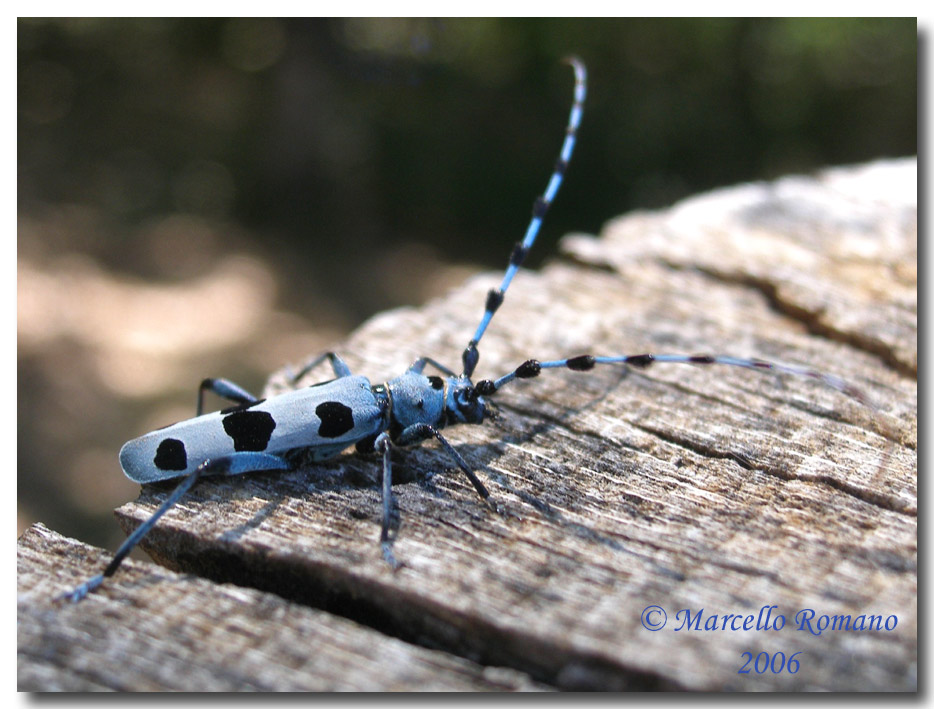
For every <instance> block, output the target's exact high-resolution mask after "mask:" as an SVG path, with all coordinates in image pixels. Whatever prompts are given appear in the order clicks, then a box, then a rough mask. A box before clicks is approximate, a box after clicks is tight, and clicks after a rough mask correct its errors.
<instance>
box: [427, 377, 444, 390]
mask: <svg viewBox="0 0 934 709" xmlns="http://www.w3.org/2000/svg"><path fill="white" fill-rule="evenodd" d="M428 383H429V384H431V388H432V389H444V380H443V379H442V378H441V377H435V376H430V377H428Z"/></svg>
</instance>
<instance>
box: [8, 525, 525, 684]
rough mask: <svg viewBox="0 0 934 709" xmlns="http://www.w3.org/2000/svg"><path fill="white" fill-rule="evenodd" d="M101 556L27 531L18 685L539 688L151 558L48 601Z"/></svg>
mask: <svg viewBox="0 0 934 709" xmlns="http://www.w3.org/2000/svg"><path fill="white" fill-rule="evenodd" d="M104 560H105V555H103V554H101V552H100V550H97V549H94V548H93V547H89V546H87V545H85V544H81V543H80V542H75V541H74V540H70V539H65V538H64V537H62V536H60V535H58V534H57V533H55V532H52V531H51V530H49V529H46V528H45V527H43V526H42V525H35V526H34V527H32V528H31V529H29V530H28V531H27V532H26V533H25V534H24V535H23V536H22V538H21V539H20V544H19V558H18V562H19V563H18V568H17V573H18V576H19V599H18V603H17V611H18V612H17V625H18V629H19V689H20V690H21V691H22V690H41V691H48V690H61V691H94V690H100V689H116V690H133V691H159V690H172V691H188V692H201V691H241V690H248V691H271V690H278V691H370V690H384V691H385V690H404V691H413V690H436V691H491V690H492V691H503V690H513V689H524V690H531V689H536V688H537V686H536V685H535V683H533V682H531V681H530V680H529V679H528V677H527V676H525V675H523V674H521V673H519V672H515V671H513V670H509V669H503V668H488V667H481V666H479V665H477V664H475V663H472V662H470V661H468V660H465V659H463V658H459V657H455V656H452V655H449V654H447V653H444V652H438V651H435V650H428V649H425V648H422V647H418V646H416V645H411V644H409V643H405V642H403V641H401V640H397V639H395V638H391V637H387V636H386V635H383V634H382V633H380V632H378V631H376V630H372V629H370V628H366V627H364V626H361V625H359V624H357V623H354V622H353V621H350V620H347V619H345V618H340V617H338V616H335V615H331V614H329V613H325V612H322V611H318V610H314V609H311V608H308V607H306V606H302V605H300V604H296V603H292V602H289V601H286V600H284V599H282V598H280V597H279V596H276V595H274V594H271V593H263V592H261V591H256V590H253V589H248V588H241V587H237V586H231V585H224V584H216V583H211V582H208V581H205V580H204V579H198V578H192V577H189V576H182V575H179V574H175V573H173V572H171V571H165V570H164V569H159V568H158V567H156V566H153V565H152V564H147V563H140V562H131V563H129V564H128V565H127V569H126V570H125V572H124V578H123V587H122V588H123V593H122V594H121V595H120V596H119V597H110V598H106V597H98V598H95V599H94V601H92V602H91V603H88V604H81V605H75V604H71V603H66V604H55V605H51V604H49V603H48V599H49V598H51V597H52V596H54V595H55V594H56V593H57V592H58V591H59V589H61V588H62V587H63V586H66V585H68V584H69V583H71V582H72V579H73V578H74V577H75V576H80V575H81V574H84V573H86V571H87V568H88V566H89V564H90V565H95V564H96V565H99V564H100V563H102V562H103V561H104ZM121 571H122V572H123V571H124V570H122V569H121Z"/></svg>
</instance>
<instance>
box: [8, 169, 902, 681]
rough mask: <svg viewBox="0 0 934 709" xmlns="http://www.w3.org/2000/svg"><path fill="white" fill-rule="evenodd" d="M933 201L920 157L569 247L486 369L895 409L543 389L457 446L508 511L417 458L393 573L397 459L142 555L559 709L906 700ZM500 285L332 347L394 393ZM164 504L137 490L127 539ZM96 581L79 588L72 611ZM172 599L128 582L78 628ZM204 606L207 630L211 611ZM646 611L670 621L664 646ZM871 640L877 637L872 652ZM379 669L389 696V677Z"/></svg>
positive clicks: (660, 389)
mask: <svg viewBox="0 0 934 709" xmlns="http://www.w3.org/2000/svg"><path fill="white" fill-rule="evenodd" d="M916 194H917V167H916V162H915V161H914V160H902V161H894V162H890V163H877V164H873V165H868V166H863V167H858V168H848V169H838V170H831V171H828V172H825V173H822V174H821V175H819V176H818V177H816V178H788V179H785V180H780V181H777V182H775V183H770V184H756V185H747V186H742V187H738V188H734V189H728V190H721V191H718V192H715V193H711V194H709V195H703V196H700V197H697V198H695V199H692V200H688V201H686V202H684V203H681V204H679V205H676V206H675V207H673V208H672V209H670V210H666V211H662V212H656V213H640V214H635V215H630V216H627V217H624V218H621V219H619V220H617V221H615V222H613V223H611V224H609V225H608V226H607V228H606V229H605V231H604V233H603V234H602V235H601V238H600V239H595V238H592V237H586V236H573V237H570V238H568V239H566V240H565V243H564V254H565V256H566V258H565V259H563V260H560V261H558V262H555V263H552V264H551V265H549V266H548V267H546V268H545V269H544V270H543V271H542V272H541V273H533V272H522V273H520V274H519V276H518V277H517V278H516V280H515V282H514V284H513V287H512V288H511V290H510V291H509V293H508V296H507V298H506V302H505V304H504V305H503V306H502V308H500V310H499V312H498V314H497V317H496V319H495V320H494V322H493V325H492V326H491V328H490V330H489V331H488V334H487V335H486V337H485V338H484V340H483V342H482V344H481V348H480V352H481V359H480V365H479V367H478V370H477V373H476V374H477V378H484V377H487V376H496V375H500V374H504V373H506V372H508V371H510V370H511V369H513V368H514V367H515V366H516V365H518V364H519V363H521V362H522V361H524V360H526V359H528V358H531V357H534V358H537V359H552V358H559V357H562V356H566V355H571V354H582V353H588V352H589V353H593V354H619V353H624V352H625V353H634V354H635V353H640V352H688V353H701V352H702V353H709V354H721V353H722V354H733V355H738V356H757V357H761V358H765V359H772V360H778V361H783V362H791V363H796V364H802V365H806V366H809V367H812V368H814V369H818V370H821V371H825V372H830V373H833V374H835V375H838V376H840V377H842V378H843V379H845V380H846V381H848V382H850V383H851V384H853V385H854V386H857V387H859V388H860V389H862V390H863V391H865V392H866V394H867V396H868V397H869V398H870V399H871V400H872V401H873V402H874V404H875V406H876V408H877V410H875V411H874V410H871V409H870V408H868V407H865V406H862V405H860V404H858V403H857V402H855V401H854V400H852V399H849V398H847V397H845V396H843V395H842V394H840V393H839V392H837V391H835V390H832V389H830V388H828V387H824V386H821V385H820V384H818V383H815V382H813V381H810V380H805V379H801V378H796V377H790V376H781V377H776V376H771V375H763V374H759V373H757V372H748V371H745V370H739V369H735V368H730V367H713V366H706V367H688V366H678V365H668V366H664V365H657V366H654V367H652V368H650V369H648V370H625V369H619V368H610V367H605V368H603V369H600V368H598V369H595V370H593V371H592V372H587V373H580V372H570V371H565V370H560V371H558V370H554V371H547V372H544V373H543V374H542V375H541V376H540V377H539V378H537V379H534V380H531V381H523V382H516V383H513V384H512V385H510V386H508V387H505V388H504V389H503V390H502V391H501V392H500V393H498V394H497V396H496V403H497V405H498V406H499V407H500V410H501V416H500V418H499V420H498V421H497V422H496V423H495V424H494V425H487V426H483V427H463V428H461V429H451V430H450V431H449V436H448V437H449V439H450V440H451V442H452V443H454V444H455V445H456V446H457V448H458V450H459V451H460V452H461V453H462V454H463V455H464V457H465V458H466V459H467V460H468V462H469V463H470V464H471V465H474V466H476V468H477V469H478V470H479V471H480V475H481V476H483V477H485V479H487V480H488V481H489V486H490V489H491V492H492V493H493V495H494V496H495V498H496V500H497V502H498V504H499V506H500V508H501V512H502V513H501V514H496V513H494V512H493V511H491V510H490V509H489V508H487V507H486V506H485V505H484V504H482V503H481V501H480V500H479V499H477V497H476V494H475V492H474V490H473V488H472V487H471V485H470V483H469V482H468V481H467V480H466V479H465V478H464V477H463V475H462V474H461V473H460V472H459V471H458V470H457V468H456V467H455V466H454V465H453V464H452V462H451V461H450V460H449V459H448V457H447V456H446V455H445V454H444V451H442V450H440V449H438V448H437V447H436V446H433V445H430V444H426V445H424V446H422V447H420V448H418V449H413V450H411V451H407V452H406V454H405V457H404V460H400V463H399V465H398V468H397V469H396V470H397V473H398V474H397V478H396V482H397V484H396V485H395V486H394V488H393V492H394V495H395V498H396V504H397V507H398V512H399V515H400V523H399V527H398V530H397V540H396V543H395V548H394V549H395V554H396V557H397V558H398V559H399V560H400V561H401V562H402V563H403V564H404V566H403V567H402V568H401V569H399V570H397V571H395V572H393V571H392V570H391V569H390V568H389V567H388V566H387V565H386V564H385V562H383V560H382V559H381V557H380V552H379V546H378V544H377V539H378V534H379V518H380V505H379V491H378V486H377V478H378V474H379V465H378V461H377V460H376V459H375V458H366V457H362V456H354V455H348V456H345V457H342V458H341V459H339V460H337V461H335V462H333V463H331V464H328V465H317V466H313V467H310V468H309V469H307V470H302V471H300V472H295V473H289V474H284V475H270V474H266V475H259V474H256V475H248V476H243V477H241V478H238V479H228V480H211V481H204V482H202V483H199V485H198V486H196V488H195V489H194V490H193V492H192V493H191V495H190V496H189V497H188V498H187V500H185V501H183V503H182V504H181V505H179V507H178V508H176V509H175V510H173V511H171V512H170V513H168V514H167V515H166V517H165V518H164V519H163V520H162V521H160V523H159V525H158V526H157V527H156V529H155V530H154V531H153V532H152V533H151V534H150V536H149V537H148V539H147V540H146V543H145V549H146V551H147V552H148V553H149V554H150V555H151V556H152V557H153V558H154V559H155V560H157V561H158V562H160V563H162V564H165V565H166V566H168V567H170V568H173V569H178V570H183V571H185V572H187V573H190V574H196V575H198V576H201V577H205V578H208V579H212V580H214V581H218V582H226V583H236V584H240V585H244V586H251V587H254V588H257V589H261V590H264V591H268V592H271V593H274V594H276V595H277V596H279V597H281V598H284V599H288V600H290V601H291V602H292V603H293V604H302V605H312V606H316V607H318V608H320V609H324V610H326V611H329V612H332V613H338V614H340V615H344V616H347V617H349V618H351V619H354V620H355V621H357V622H359V623H361V624H365V625H367V626H370V627H371V628H375V629H378V630H379V631H380V632H382V633H385V634H389V635H393V636H396V637H397V638H399V639H401V640H403V641H406V642H408V643H416V644H419V645H424V646H427V647H432V648H437V649H440V650H444V651H445V652H447V653H451V654H454V655H458V656H461V657H463V658H467V659H469V660H471V661H473V662H476V663H479V664H481V665H496V666H506V667H510V668H513V669H514V670H516V671H517V672H520V673H527V674H528V675H530V676H531V677H532V678H534V679H535V680H536V681H539V682H542V683H545V684H547V685H549V686H553V687H557V688H562V689H572V688H591V689H637V688H638V689H645V688H652V689H660V688H665V689H671V688H675V689H695V690H724V689H744V690H745V689H761V690H789V689H821V690H890V689H891V690H914V689H915V688H916V684H917V677H916V658H917V567H916V564H917V453H916V442H917V383H916V373H917V280H916V278H917V275H916V273H917V246H916V242H917V207H916ZM497 283H498V276H496V275H492V274H491V275H489V276H483V277H479V278H476V279H474V280H472V281H470V282H469V283H467V284H466V285H465V286H463V287H462V288H459V289H458V290H456V291H454V292H452V293H451V294H450V295H449V296H447V297H446V298H444V299H442V300H440V301H437V302H434V303H431V304H429V305H427V306H426V307H424V308H421V309H418V310H415V309H406V310H398V311H394V312H390V313H386V314H384V315H381V316H378V317H376V318H374V319H372V320H371V321H370V322H368V323H367V324H365V325H364V326H363V327H362V328H360V330H359V331H358V332H357V333H355V334H354V335H353V336H352V337H351V338H350V340H349V341H348V342H347V343H344V345H343V346H341V347H340V348H338V349H339V351H340V352H341V354H342V356H344V357H345V359H346V360H347V362H348V364H349V365H350V366H351V368H352V369H353V370H354V371H355V372H357V373H362V374H367V375H368V376H370V377H371V378H372V380H373V381H374V382H376V381H382V380H384V379H387V378H389V377H391V376H393V375H395V374H398V373H399V372H401V371H402V370H403V369H404V368H405V367H406V366H407V365H408V364H409V363H410V362H411V361H412V360H413V359H414V358H415V357H417V356H419V355H425V354H427V355H430V356H432V357H434V358H436V359H438V360H439V361H441V362H445V363H449V364H450V365H451V366H452V367H456V366H458V365H459V361H460V360H459V358H460V353H461V351H462V349H463V347H464V345H465V340H466V339H467V338H468V337H469V335H470V333H472V331H473V328H474V327H475V325H476V321H477V319H478V318H479V316H480V314H481V310H482V303H483V300H484V296H485V292H486V290H487V289H488V288H489V287H491V286H494V285H496V284H497ZM283 381H284V377H283V376H282V375H280V376H278V377H277V378H274V379H273V381H272V382H271V383H270V386H269V387H268V390H269V392H274V391H276V390H278V388H281V386H282V382H283ZM267 393H268V392H267ZM167 494H168V491H167V489H164V488H161V487H148V488H146V489H144V490H143V492H142V494H141V496H140V498H139V500H138V501H136V502H134V503H130V504H127V505H125V506H123V507H122V508H120V509H119V510H118V517H119V519H120V522H121V524H122V525H123V526H124V528H125V529H126V530H129V529H131V528H134V527H135V526H137V525H138V524H140V523H141V522H142V521H143V520H145V519H146V518H147V517H148V516H149V515H150V514H151V513H152V512H153V511H154V509H155V508H156V506H157V505H158V504H159V502H160V501H161V500H163V499H164V498H165V496H166V495H167ZM100 566H101V563H100V561H99V560H96V559H95V560H94V562H93V563H89V562H87V561H86V562H84V563H83V564H82V565H81V567H80V572H77V571H76V572H75V574H74V576H73V578H71V581H70V582H67V581H66V580H65V579H62V581H61V585H62V590H64V589H65V588H67V587H68V586H69V585H74V583H76V582H79V581H80V580H82V579H83V577H85V576H88V575H90V574H92V573H96V572H97V571H99V569H100ZM179 583H180V581H179V580H178V579H176V578H175V577H167V576H166V575H165V574H163V573H161V572H160V573H159V574H154V573H152V572H150V573H148V574H145V573H144V574H143V575H142V576H138V575H137V573H133V574H124V573H123V572H118V574H117V575H116V576H115V577H114V578H113V579H110V580H108V581H107V582H106V583H105V584H104V586H103V587H102V588H101V589H100V590H99V591H98V592H96V593H95V594H94V598H89V599H88V600H87V601H86V602H85V603H84V604H83V605H82V606H80V608H81V609H82V610H86V612H88V613H91V612H92V611H91V610H90V609H94V608H95V607H96V605H97V604H108V605H109V604H111V603H116V602H119V599H121V598H126V597H127V595H128V594H131V593H135V592H136V590H135V589H137V588H138V587H139V586H140V585H143V586H144V587H146V588H148V589H150V590H151V591H152V593H153V597H154V598H158V597H159V596H160V595H162V594H168V593H175V589H176V588H177V585H178V584H179ZM198 583H202V582H201V581H199V582H198ZM209 588H210V587H205V586H199V587H198V591H197V592H198V593H199V599H198V602H197V603H194V604H192V605H191V606H187V607H186V608H187V612H188V613H190V614H196V613H198V612H199V611H198V609H199V606H200V605H207V606H210V602H209V601H207V598H208V596H209ZM237 593H241V592H239V591H238V592H237ZM250 593H253V592H252V591H251V592H250ZM32 598H33V600H32V601H31V603H37V604H38V603H39V601H38V600H35V598H34V597H32ZM249 598H251V599H252V598H253V596H249ZM253 602H254V601H252V600H251V601H249V602H248V605H249V603H253ZM256 602H257V603H259V601H256ZM649 606H658V607H660V608H661V609H664V611H665V612H666V613H667V624H666V625H665V626H664V627H663V628H661V629H658V630H657V631H655V632H653V631H651V630H649V629H647V627H646V625H649V624H651V622H654V621H658V620H660V619H661V617H662V616H661V614H659V613H655V614H650V616H649V617H648V618H646V617H645V616H644V615H643V612H644V609H646V608H648V607H649ZM291 607H293V606H290V608H291ZM768 609H770V610H768ZM810 611H813V616H809V615H808V614H809V612H810ZM30 612H38V611H35V610H34V609H30ZM48 612H51V611H48ZM309 612H310V611H309ZM685 612H689V613H690V616H685ZM800 613H804V615H803V616H802V615H800ZM77 615H78V616H80V615H81V611H79V612H78V614H77ZM766 616H768V618H769V619H770V623H769V624H768V627H767V628H763V627H762V623H763V619H764V618H765V617H766ZM779 616H781V617H782V618H784V621H785V625H784V627H777V625H776V619H777V618H778V617H779ZM867 616H869V617H871V618H872V620H869V621H866V617H867ZM747 617H749V618H751V621H750V620H745V619H746V618H747ZM806 617H810V619H811V628H813V630H814V631H815V632H813V633H812V632H809V631H808V630H807V626H803V629H802V626H801V620H802V619H803V618H806ZM846 617H849V618H850V629H849V630H843V629H840V628H838V627H835V628H833V629H830V628H826V629H824V630H823V632H822V633H821V634H819V635H818V634H816V631H817V630H818V628H819V624H820V623H823V622H831V621H830V620H824V621H822V620H821V619H822V618H823V619H831V618H835V619H836V621H835V622H836V623H838V624H839V623H844V622H846ZM876 617H878V619H877V618H876ZM737 618H738V619H737ZM60 622H66V621H60ZM288 622H289V621H288V618H286V617H276V618H275V619H272V620H266V621H263V623H262V624H260V625H261V626H262V627H263V628H265V627H266V626H265V623H271V624H272V625H273V626H274V627H275V626H276V625H278V624H282V625H283V626H284V627H287V626H288ZM309 622H311V621H309ZM864 622H870V623H873V624H875V626H876V627H875V628H874V629H871V630H867V629H861V630H857V629H854V628H855V627H857V626H859V625H860V624H861V623H864ZM695 623H696V625H695ZM744 623H745V625H744ZM250 632H254V631H250ZM255 632H259V631H258V630H257V631H255ZM283 632H284V631H283ZM21 633H22V630H21ZM264 637H265V636H264ZM30 642H31V641H30ZM22 646H23V641H22V638H21V650H22ZM29 646H30V647H32V645H31V644H29ZM293 650H294V652H295V653H297V654H298V655H299V656H301V657H307V656H308V655H311V654H313V653H314V652H316V644H315V643H308V644H306V645H304V646H300V647H294V648H293ZM760 653H767V655H765V656H763V655H760ZM796 653H797V654H796ZM792 656H794V657H795V660H796V662H797V664H796V665H795V671H793V672H792V671H791V669H792V668H791V665H790V663H789V660H790V658H791V657H792ZM763 658H766V660H763ZM779 660H780V662H779ZM763 661H768V662H769V663H770V664H769V667H768V668H767V669H765V670H764V671H763V664H762V663H763ZM381 662H383V663H385V662H388V663H389V664H390V665H391V662H390V661H388V660H387V659H386V658H385V657H383V659H382V660H380V659H375V660H374V672H377V671H378V672H383V671H384V670H385V671H386V672H389V673H391V671H392V669H391V667H388V668H387V667H380V668H379V670H377V669H376V667H375V666H376V665H379V664H380V663H381ZM757 662H758V664H756V663H757ZM744 669H746V670H748V672H743V670H744ZM773 670H774V671H773ZM342 671H343V670H342V669H341V666H340V663H339V662H337V663H336V664H335V666H334V667H333V669H332V672H331V676H339V675H340V674H341V672H342ZM22 672H23V670H22V666H21V673H22ZM21 676H22V674H21ZM381 676H385V675H381ZM131 685H132V680H130V679H126V684H125V685H124V686H127V687H129V686H131ZM111 686H112V685H111Z"/></svg>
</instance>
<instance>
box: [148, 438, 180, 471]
mask: <svg viewBox="0 0 934 709" xmlns="http://www.w3.org/2000/svg"><path fill="white" fill-rule="evenodd" d="M152 462H153V463H154V464H155V466H156V467H157V468H159V470H184V469H185V468H187V467H188V456H187V455H186V453H185V444H184V443H182V442H181V441H180V440H178V439H177V438H166V439H165V440H163V441H162V442H161V443H160V444H159V447H158V448H157V449H156V457H155V458H153V459H152Z"/></svg>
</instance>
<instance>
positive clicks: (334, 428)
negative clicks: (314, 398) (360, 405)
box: [315, 401, 353, 438]
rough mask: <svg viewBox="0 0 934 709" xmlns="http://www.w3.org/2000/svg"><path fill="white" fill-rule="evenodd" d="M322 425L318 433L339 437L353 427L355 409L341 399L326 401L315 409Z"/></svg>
mask: <svg viewBox="0 0 934 709" xmlns="http://www.w3.org/2000/svg"><path fill="white" fill-rule="evenodd" d="M315 413H316V414H317V415H318V418H319V419H321V425H320V426H319V427H318V435H319V436H321V437H322V438H338V437H339V436H343V435H344V434H345V433H347V431H349V430H350V429H352V428H353V411H351V409H350V407H349V406H347V405H346V404H342V403H340V402H339V401H325V402H324V403H323V404H318V407H317V408H316V409H315Z"/></svg>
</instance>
